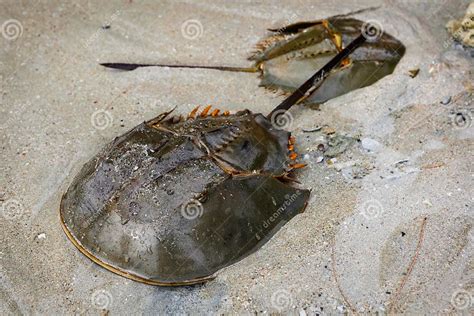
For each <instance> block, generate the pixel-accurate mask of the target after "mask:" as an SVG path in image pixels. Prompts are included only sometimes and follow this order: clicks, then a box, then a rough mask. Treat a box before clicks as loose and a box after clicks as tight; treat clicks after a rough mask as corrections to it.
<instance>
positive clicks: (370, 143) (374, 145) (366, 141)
mask: <svg viewBox="0 0 474 316" xmlns="http://www.w3.org/2000/svg"><path fill="white" fill-rule="evenodd" d="M361 143H362V148H364V149H365V150H367V151H371V152H376V151H378V150H379V149H380V148H381V147H382V145H381V144H380V143H379V142H378V141H376V140H375V139H372V138H362V140H361Z"/></svg>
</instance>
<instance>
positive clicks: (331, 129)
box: [323, 126, 336, 135]
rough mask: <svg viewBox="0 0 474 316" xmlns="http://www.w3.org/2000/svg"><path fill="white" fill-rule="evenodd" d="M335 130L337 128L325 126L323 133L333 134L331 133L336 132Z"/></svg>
mask: <svg viewBox="0 0 474 316" xmlns="http://www.w3.org/2000/svg"><path fill="white" fill-rule="evenodd" d="M335 132H336V130H335V129H334V128H332V127H329V126H325V127H323V133H324V134H326V135H331V134H334V133H335Z"/></svg>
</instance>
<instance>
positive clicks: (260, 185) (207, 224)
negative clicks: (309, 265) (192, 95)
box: [60, 35, 365, 286]
mask: <svg viewBox="0 0 474 316" xmlns="http://www.w3.org/2000/svg"><path fill="white" fill-rule="evenodd" d="M364 42H365V37H364V36H362V35H361V36H359V37H358V38H356V39H355V40H354V41H353V42H351V43H350V44H349V45H348V46H347V47H346V48H344V49H343V50H342V51H341V52H340V53H338V54H337V55H336V56H335V57H334V58H333V59H332V60H330V61H329V63H327V64H326V65H325V66H324V67H323V68H322V69H321V70H319V71H318V72H316V73H315V74H314V75H313V76H312V77H311V78H309V79H308V80H307V81H306V82H305V83H304V84H303V85H302V86H301V87H300V88H299V89H297V90H296V91H295V92H294V93H293V94H292V95H291V96H289V97H288V98H287V99H285V100H284V101H283V102H282V103H281V104H280V105H279V106H277V107H276V108H275V109H274V110H273V111H272V112H271V113H270V114H269V115H268V116H267V117H265V116H264V115H262V114H259V113H252V112H251V111H249V110H243V111H239V112H237V113H235V114H230V113H229V112H228V111H224V112H223V113H222V115H220V110H218V109H214V110H212V109H211V106H207V107H205V108H204V109H203V110H202V111H201V112H200V113H198V108H196V109H194V110H193V111H192V112H191V113H189V115H188V116H187V117H183V116H173V115H172V114H171V112H172V111H169V112H165V113H162V114H160V115H159V116H158V117H156V118H154V119H152V120H150V121H147V122H144V123H142V124H140V125H138V126H137V127H135V128H133V129H132V130H130V131H129V132H127V133H126V134H124V135H122V136H120V137H118V138H116V139H115V140H114V141H112V142H111V143H110V144H109V145H107V146H106V147H105V148H104V149H103V150H102V151H101V152H100V153H99V154H97V155H96V156H95V157H94V158H92V159H91V160H90V161H89V162H88V163H86V164H85V165H84V167H83V168H82V170H81V171H80V172H79V174H78V175H77V176H76V177H75V179H74V180H73V182H72V184H71V185H70V187H69V189H68V190H67V192H66V193H65V194H64V196H63V198H62V200H61V207H60V218H61V224H62V226H63V229H64V231H65V232H66V235H67V237H68V238H69V239H70V240H71V241H72V243H73V244H74V245H75V246H76V247H77V248H78V249H79V250H80V251H81V252H82V253H83V254H84V255H86V256H87V257H89V258H90V259H91V260H93V261H94V262H96V263H98V264H99V265H101V266H103V267H105V268H106V269H109V270H111V271H113V272H115V273H117V274H120V275H122V276H125V277H128V278H130V279H133V280H137V281H141V282H144V283H148V284H154V285H164V286H175V285H186V284H195V283H201V282H205V281H207V280H209V279H212V278H214V277H215V275H216V273H217V272H218V271H219V270H220V269H222V268H224V267H226V266H229V265H230V264H233V263H235V262H237V261H239V260H241V259H242V258H244V257H246V256H248V255H249V254H251V253H252V252H254V251H256V250H257V249H259V248H260V247H261V246H262V245H263V244H265V243H266V242H267V241H268V240H269V239H270V238H271V237H272V236H273V235H274V234H275V233H276V232H277V231H278V230H279V229H280V228H281V227H282V226H283V225H284V224H285V223H286V222H288V221H289V220H290V219H291V218H293V217H294V216H295V215H297V214H299V213H301V212H303V211H304V209H305V206H306V204H307V202H308V199H309V195H310V191H309V190H307V189H301V188H297V187H295V186H294V184H293V182H294V181H293V180H294V179H293V178H292V173H293V171H294V170H295V169H299V168H302V167H304V165H303V164H299V163H296V161H295V159H296V156H297V154H296V153H295V152H294V146H295V144H294V143H295V140H294V139H293V138H292V137H291V135H290V133H289V132H287V131H285V130H282V129H280V128H278V125H276V126H275V124H274V121H276V120H278V117H279V115H284V114H285V111H287V110H288V109H289V108H290V107H291V106H292V105H294V104H296V103H298V102H301V100H303V99H304V98H305V96H306V94H307V92H308V91H311V90H312V89H315V88H316V87H317V86H318V85H320V84H321V82H323V81H324V80H325V79H326V78H327V76H328V74H329V73H330V71H331V69H333V68H334V67H336V66H337V65H339V64H340V63H341V62H343V60H345V59H346V58H347V56H348V55H349V54H350V53H351V52H352V51H354V50H355V49H356V48H357V47H359V46H360V45H361V44H362V43H364Z"/></svg>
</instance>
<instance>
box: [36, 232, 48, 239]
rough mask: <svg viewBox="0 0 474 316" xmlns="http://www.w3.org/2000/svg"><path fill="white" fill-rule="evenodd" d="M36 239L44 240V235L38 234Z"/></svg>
mask: <svg viewBox="0 0 474 316" xmlns="http://www.w3.org/2000/svg"><path fill="white" fill-rule="evenodd" d="M36 239H38V240H42V239H46V233H41V234H38V235H37V236H36Z"/></svg>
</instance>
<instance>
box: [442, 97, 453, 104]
mask: <svg viewBox="0 0 474 316" xmlns="http://www.w3.org/2000/svg"><path fill="white" fill-rule="evenodd" d="M450 102H451V96H450V95H449V96H446V97H444V98H443V100H441V104H443V105H446V104H449V103H450Z"/></svg>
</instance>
